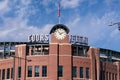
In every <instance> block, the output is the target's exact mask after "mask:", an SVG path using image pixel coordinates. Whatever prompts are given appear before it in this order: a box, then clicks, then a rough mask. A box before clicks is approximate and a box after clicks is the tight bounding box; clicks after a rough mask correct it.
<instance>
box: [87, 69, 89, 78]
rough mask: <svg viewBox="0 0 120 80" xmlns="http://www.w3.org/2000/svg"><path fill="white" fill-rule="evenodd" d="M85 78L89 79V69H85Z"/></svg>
mask: <svg viewBox="0 0 120 80" xmlns="http://www.w3.org/2000/svg"><path fill="white" fill-rule="evenodd" d="M86 78H87V79H89V68H86Z"/></svg>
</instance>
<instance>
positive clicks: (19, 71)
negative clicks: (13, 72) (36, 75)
mask: <svg viewBox="0 0 120 80" xmlns="http://www.w3.org/2000/svg"><path fill="white" fill-rule="evenodd" d="M18 78H21V67H18Z"/></svg>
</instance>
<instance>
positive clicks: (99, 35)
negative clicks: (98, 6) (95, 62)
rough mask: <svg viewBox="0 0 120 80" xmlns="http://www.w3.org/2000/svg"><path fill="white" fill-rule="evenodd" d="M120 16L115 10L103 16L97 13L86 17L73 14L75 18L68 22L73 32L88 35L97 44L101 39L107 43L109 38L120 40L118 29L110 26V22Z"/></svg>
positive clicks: (91, 42)
mask: <svg viewBox="0 0 120 80" xmlns="http://www.w3.org/2000/svg"><path fill="white" fill-rule="evenodd" d="M118 16H119V15H117V13H115V12H111V13H106V14H103V16H102V17H101V18H100V17H98V16H96V15H88V16H86V17H84V18H82V17H80V16H73V17H74V19H73V18H72V19H70V21H69V22H68V23H67V24H68V26H69V27H70V30H71V34H77V35H80V36H86V37H88V38H89V43H90V44H97V43H100V41H104V42H106V43H107V41H108V40H109V41H110V40H111V41H114V40H115V37H117V40H120V38H119V37H118V36H119V32H118V30H114V29H115V28H110V27H109V26H108V24H109V22H110V21H111V20H113V21H115V20H116V18H117V17H118ZM113 37H114V38H113Z"/></svg>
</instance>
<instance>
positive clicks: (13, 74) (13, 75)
mask: <svg viewBox="0 0 120 80" xmlns="http://www.w3.org/2000/svg"><path fill="white" fill-rule="evenodd" d="M11 57H13V73H12V77H13V80H14V78H15V58H18V59H23V60H25V61H28V62H31V60H28V59H25V58H21V57H17V56H15V55H12V56H11Z"/></svg>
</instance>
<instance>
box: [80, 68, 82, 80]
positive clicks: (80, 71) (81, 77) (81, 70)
mask: <svg viewBox="0 0 120 80" xmlns="http://www.w3.org/2000/svg"><path fill="white" fill-rule="evenodd" d="M80 78H83V67H80Z"/></svg>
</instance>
